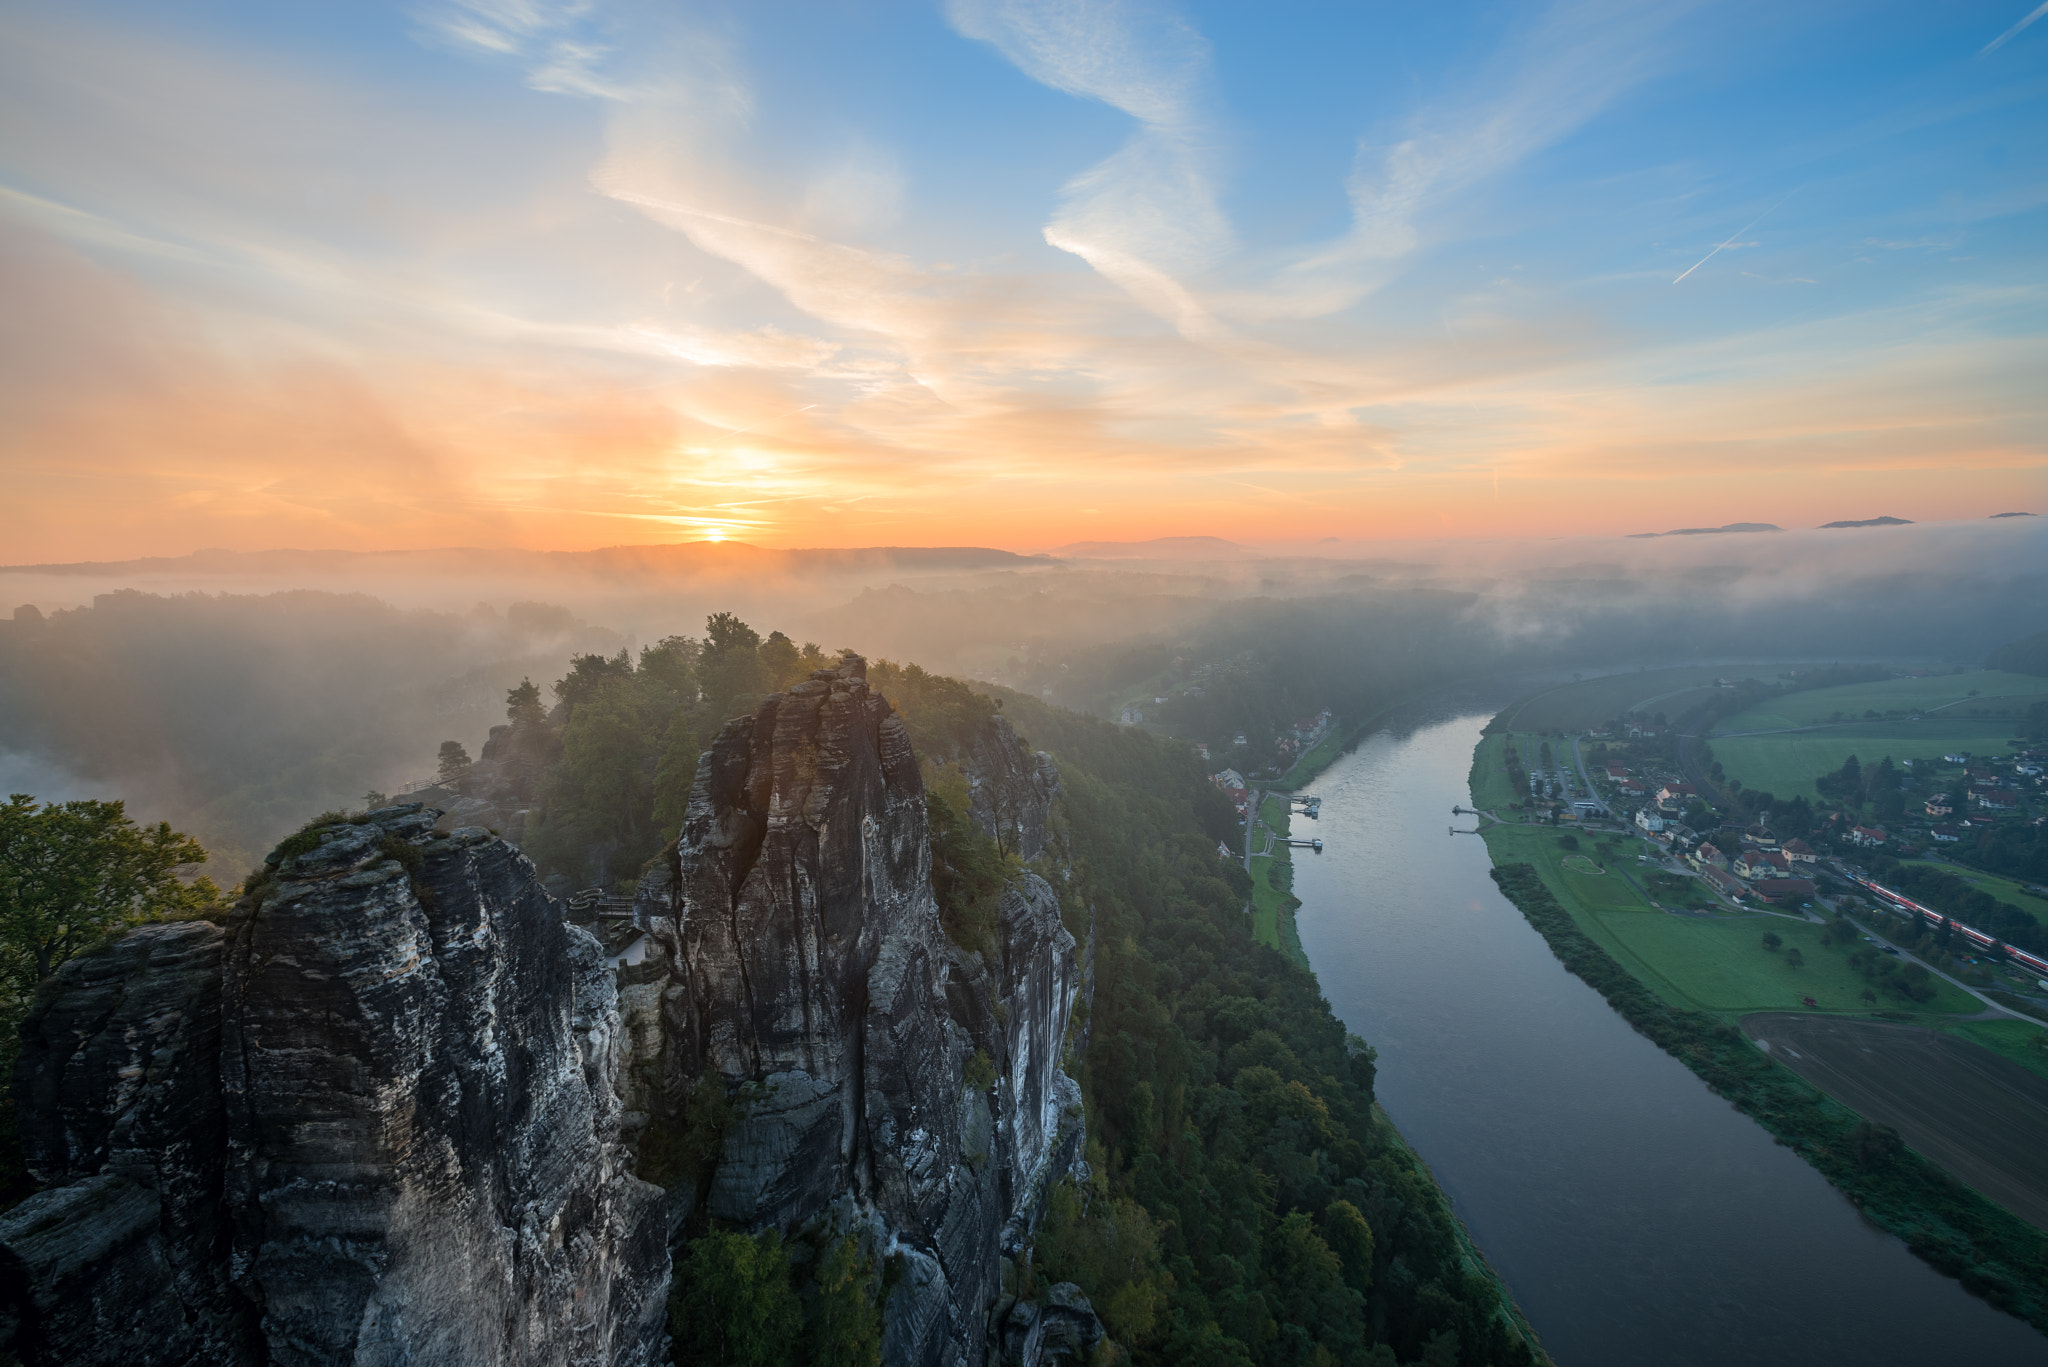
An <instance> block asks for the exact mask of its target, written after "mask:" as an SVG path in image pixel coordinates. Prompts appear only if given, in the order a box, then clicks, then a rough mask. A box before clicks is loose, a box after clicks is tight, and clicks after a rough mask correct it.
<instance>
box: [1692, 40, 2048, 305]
mask: <svg viewBox="0 0 2048 1367" xmlns="http://www.w3.org/2000/svg"><path fill="white" fill-rule="evenodd" d="M2041 8H2042V9H2048V4H2043V5H2042V6H2041ZM1798 193H1799V191H1798V190H1797V189H1793V190H1790V191H1788V192H1787V193H1786V195H1785V199H1790V198H1792V196H1793V195H1796V194H1798ZM1785 199H1781V200H1779V201H1778V204H1783V203H1784V202H1785ZM1778 204H1773V205H1772V206H1771V209H1775V208H1777V207H1778ZM1771 209H1766V210H1764V212H1763V213H1762V214H1758V215H1757V216H1756V217H1755V218H1752V219H1751V220H1750V221H1749V222H1747V223H1745V224H1743V225H1742V226H1741V227H1740V228H1737V229H1736V230H1735V231H1734V232H1732V233H1730V234H1729V235H1728V241H1727V242H1723V243H1722V244H1721V247H1726V246H1727V245H1728V244H1729V243H1730V242H1733V241H1734V240H1735V239H1736V238H1738V237H1741V236H1742V235H1743V234H1744V233H1746V232H1748V231H1749V230H1750V229H1751V228H1754V227H1755V226H1756V225H1757V224H1759V223H1761V222H1763V221H1764V214H1768V213H1770V211H1771ZM1721 247H1716V248H1714V250H1712V251H1710V252H1708V253H1707V254H1706V255H1705V256H1703V257H1701V258H1700V259H1699V260H1697V261H1695V262H1693V263H1692V264H1691V265H1690V266H1687V267H1686V268H1685V274H1684V275H1681V276H1679V277H1678V280H1683V279H1685V277H1686V276H1687V275H1691V274H1692V273H1693V272H1694V271H1696V270H1698V269H1699V268H1700V267H1702V266H1704V265H1706V264H1707V263H1708V262H1709V261H1712V260H1713V259H1714V258H1715V257H1717V256H1719V255H1720V254H1721ZM1678 280H1673V281H1672V282H1671V283H1672V284H1674V285H1675V284H1677V283H1678Z"/></svg>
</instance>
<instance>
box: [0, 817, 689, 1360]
mask: <svg viewBox="0 0 2048 1367" xmlns="http://www.w3.org/2000/svg"><path fill="white" fill-rule="evenodd" d="M436 815H437V813H435V812H433V811H432V810H431V809H426V810H422V809H420V808H419V807H417V806H409V807H398V808H390V809H386V810H384V811H381V812H377V813H373V814H372V816H371V817H370V818H369V819H368V820H366V821H364V822H362V823H360V824H347V823H341V824H336V825H332V826H329V827H327V828H325V829H321V830H318V831H317V832H313V833H310V834H309V835H308V836H305V837H300V838H297V840H296V841H295V842H287V844H286V846H284V847H281V853H280V854H278V855H273V856H272V858H273V861H274V873H273V875H272V877H271V878H270V880H269V881H268V883H267V884H266V885H264V886H262V887H260V888H259V889H257V890H256V891H255V892H254V893H252V894H251V895H250V896H249V897H248V898H246V899H245V900H244V902H243V903H242V905H241V906H240V907H239V908H238V910H237V913H236V916H235V919H234V920H233V922H232V923H231V924H230V926H229V927H228V929H227V930H226V932H225V933H223V932H222V931H221V930H220V929H219V928H216V927H213V926H210V925H205V924H203V923H201V924H187V925H174V926H158V927H148V928H145V929H143V930H139V931H136V932H134V933H133V934H131V935H130V936H128V937H127V938H125V939H124V940H122V941H121V942H119V943H118V944H116V945H115V946H113V947H112V948H111V949H110V950H108V951H106V952H103V953H101V954H97V955H93V956H90V957H87V958H84V959H80V960H77V961H74V962H73V963H72V964H69V965H67V966H66V967H65V969H64V970H63V971H62V972H60V973H59V975H58V976H57V978H56V980H55V981H54V982H53V984H52V985H51V986H50V988H49V989H47V990H46V991H45V993H44V994H43V995H42V997H41V999H40V1001H39V1003H38V1006H37V1008H36V1010H35V1011H34V1012H33V1013H32V1014H31V1016H30V1017H29V1019H28V1021H27V1022H26V1023H25V1025H24V1027H23V1036H24V1048H23V1053H22V1057H21V1063H20V1067H19V1071H18V1079H17V1094H18V1095H19V1097H20V1098H21V1102H22V1112H23V1117H24V1133H25V1137H26V1139H27V1143H26V1145H25V1148H26V1150H27V1153H28V1158H29V1162H30V1165H31V1169H32V1170H33V1171H34V1172H35V1174H36V1175H37V1176H38V1177H39V1178H40V1179H42V1180H43V1181H46V1182H49V1183H51V1184H52V1185H51V1187H50V1188H49V1189H48V1190H45V1191H43V1192H41V1193H39V1194H38V1195H36V1196H33V1197H31V1198H29V1200H28V1201H26V1202H24V1203H23V1204H22V1205H21V1206H19V1207H17V1208H16V1209H15V1210H13V1211H11V1212H9V1214H8V1215H7V1216H6V1217H5V1218H4V1219H0V1246H4V1248H5V1250H6V1254H7V1257H8V1259H9V1261H10V1263H11V1268H10V1270H11V1271H12V1272H13V1274H14V1275H13V1277H12V1278H11V1279H10V1280H11V1281H12V1282H13V1283H14V1285H13V1288H12V1289H13V1291H14V1300H15V1305H16V1313H17V1314H18V1315H19V1316H20V1319H21V1325H20V1329H19V1331H18V1340H17V1347H18V1350H19V1351H21V1352H22V1354H23V1356H24V1357H25V1358H26V1359H27V1360H29V1361H32V1362H65V1363H73V1364H86V1363H108V1364H116V1363H118V1364H123V1367H133V1365H134V1364H140V1363H185V1362H191V1363H202V1362H203V1363H223V1364H236V1363H251V1364H253V1363H259V1362H275V1363H307V1364H312V1363H335V1362H350V1363H361V1364H370V1363H399V1362H406V1363H479V1364H481V1363H522V1364H523V1363H531V1364H554V1363H563V1364H566V1363H584V1362H604V1363H622V1364H624V1363H631V1364H639V1363H651V1362H654V1361H657V1360H659V1355H660V1351H661V1347H662V1343H663V1339H664V1321H663V1306H664V1300H665V1296H666V1290H667V1276H668V1258H667V1250H666V1248H665V1241H664V1233H665V1225H664V1222H663V1218H662V1200H661V1193H660V1192H659V1190H658V1189H656V1188H653V1187H651V1186H649V1185H647V1184H646V1183H643V1182H640V1181H639V1180H637V1179H636V1178H634V1177H632V1176H631V1175H630V1174H629V1173H628V1172H627V1170H626V1156H625V1154H624V1152H623V1151H622V1150H621V1148H620V1146H619V1144H618V1143H617V1128H618V1102H617V1099H616V1097H615V1095H614V1094H613V1091H612V1086H611V1079H612V1075H613V1073H614V1071H615V1068H616V1063H617V1058H616V1054H617V1050H618V1047H619V1039H618V1034H617V1029H616V1022H617V1007H616V1000H615V992H614V988H613V985H612V979H611V975H610V973H609V972H608V971H607V970H606V969H605V967H604V965H603V963H602V961H601V959H600V957H599V955H598V951H597V946H596V944H595V943H594V942H593V941H591V940H590V939H589V937H588V936H586V935H584V934H583V932H581V931H579V930H576V929H575V928H574V927H571V926H568V925H566V924H564V923H563V921H562V919H561V915H560V912H559V909H558V908H557V907H556V906H555V905H554V904H553V903H551V902H550V901H549V899H548V898H547V897H546V896H545V895H544V894H543V893H541V891H540V890H539V888H538V886H537V884H536V883H535V881H534V879H533V874H532V866H531V865H530V864H528V863H527V862H526V861H525V860H524V859H523V858H522V857H520V856H519V855H518V853H517V852H516V851H514V850H512V849H511V848H510V847H508V846H507V845H505V844H504V843H503V842H502V841H499V840H496V839H494V838H492V837H491V836H490V835H489V834H488V833H487V832H485V831H482V830H480V829H475V828H468V829H463V830H459V831H457V832H455V833H454V834H453V835H452V836H445V837H437V836H436V835H435V834H434V833H433V832H432V831H431V829H430V828H431V826H432V824H433V821H434V818H435V816H436ZM294 844H297V845H298V846H300V848H297V849H295V850H294V848H293V846H294ZM282 851H291V852H290V853H283V852H282Z"/></svg>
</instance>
